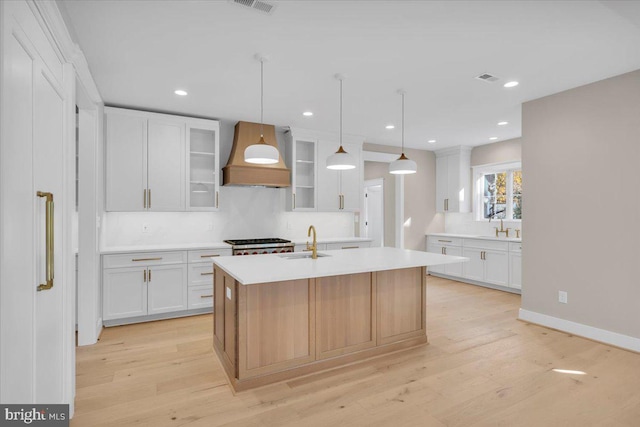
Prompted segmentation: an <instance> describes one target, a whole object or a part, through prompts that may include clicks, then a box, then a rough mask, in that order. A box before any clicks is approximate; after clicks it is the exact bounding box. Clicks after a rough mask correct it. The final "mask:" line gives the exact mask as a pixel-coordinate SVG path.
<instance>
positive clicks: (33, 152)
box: [0, 1, 74, 403]
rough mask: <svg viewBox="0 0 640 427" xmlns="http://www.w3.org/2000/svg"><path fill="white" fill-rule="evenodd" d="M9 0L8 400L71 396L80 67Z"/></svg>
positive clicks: (3, 322) (4, 317)
mask: <svg viewBox="0 0 640 427" xmlns="http://www.w3.org/2000/svg"><path fill="white" fill-rule="evenodd" d="M2 3H3V4H2V5H0V9H1V10H0V12H2V13H0V16H2V20H3V21H2V24H3V27H2V31H3V34H2V46H1V47H2V49H1V52H2V60H3V62H4V64H3V65H4V66H3V69H2V80H1V83H0V84H1V85H2V94H3V96H2V109H1V110H2V116H0V125H1V126H0V128H1V132H2V138H1V144H0V242H1V243H0V368H1V371H0V377H1V378H2V381H0V401H2V402H3V403H71V400H72V396H73V390H70V389H69V388H70V386H69V384H73V375H74V372H73V341H72V340H73V338H72V328H73V322H72V320H73V316H72V315H70V314H69V313H72V312H73V311H72V310H73V307H72V305H71V304H70V302H69V301H72V300H73V298H70V296H71V297H72V296H73V288H74V287H73V283H71V282H70V281H68V280H67V277H66V270H67V269H68V266H69V265H70V262H69V261H70V258H69V256H70V253H69V254H67V253H65V249H64V248H66V247H69V248H70V243H69V242H70V235H71V233H70V230H68V229H67V227H66V226H65V224H70V221H67V220H66V219H67V217H68V216H70V215H71V213H70V212H69V207H70V206H72V205H71V203H69V200H68V198H70V197H71V195H72V193H71V191H70V188H71V184H70V182H67V181H70V180H69V179H68V178H67V177H66V176H65V171H66V170H67V169H66V167H67V166H66V164H65V160H66V161H67V162H68V161H69V159H68V157H69V156H68V153H70V152H71V151H70V150H69V149H68V147H67V143H69V144H71V143H72V142H73V141H72V140H71V139H70V138H67V137H66V136H67V135H70V134H71V133H70V130H71V129H69V127H70V126H65V123H67V124H68V123H72V121H71V120H72V119H71V118H70V117H69V113H68V111H72V110H71V108H70V105H69V104H68V103H69V102H72V101H70V99H69V98H71V92H72V89H69V87H70V86H68V85H65V82H66V81H67V80H66V79H68V78H72V77H73V76H72V74H73V72H72V69H71V68H70V67H69V66H66V65H64V64H63V63H62V62H61V61H60V60H59V59H58V58H59V57H58V56H57V55H56V54H55V52H56V50H55V48H54V47H53V46H52V45H51V44H50V42H49V41H48V39H47V38H46V37H45V33H44V30H43V29H42V27H40V24H39V21H38V20H37V19H36V18H35V16H34V15H33V12H32V9H31V8H30V7H29V6H28V5H27V4H26V3H25V2H22V1H19V2H18V1H16V2H2ZM52 55H53V56H52ZM43 58H46V60H45V59H43ZM49 194H50V195H51V196H50V197H46V196H48V195H49ZM41 196H45V197H41ZM51 199H52V200H51ZM47 205H48V207H47ZM69 252H70V250H69ZM70 277H72V275H69V278H70ZM51 283H52V284H53V287H51V288H49V289H47V288H48V286H44V287H42V286H40V285H47V284H51ZM39 286H40V289H41V290H38V289H39Z"/></svg>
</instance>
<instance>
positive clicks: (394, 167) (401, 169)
mask: <svg viewBox="0 0 640 427" xmlns="http://www.w3.org/2000/svg"><path fill="white" fill-rule="evenodd" d="M398 93H399V94H400V95H402V151H401V153H402V154H400V157H398V158H397V159H396V160H394V161H393V162H391V163H389V173H391V174H394V175H408V174H411V173H416V172H417V171H418V165H417V164H416V162H414V161H413V160H411V159H409V158H408V157H407V156H405V155H404V94H405V92H404V90H402V89H400V90H398Z"/></svg>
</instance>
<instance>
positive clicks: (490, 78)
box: [476, 73, 500, 83]
mask: <svg viewBox="0 0 640 427" xmlns="http://www.w3.org/2000/svg"><path fill="white" fill-rule="evenodd" d="M476 79H478V80H482V81H483V82H491V83H493V82H497V81H498V80H500V79H499V78H498V77H496V76H492V75H491V74H489V73H482V74H480V75H479V76H476Z"/></svg>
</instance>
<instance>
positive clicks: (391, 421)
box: [71, 276, 640, 427]
mask: <svg viewBox="0 0 640 427" xmlns="http://www.w3.org/2000/svg"><path fill="white" fill-rule="evenodd" d="M519 306H520V296H519V295H514V294H509V293H504V292H500V291H494V290H490V289H485V288H480V287H476V286H472V285H467V284H462V283H459V282H453V281H450V280H446V279H441V278H436V277H431V276H429V277H428V280H427V331H428V337H429V344H428V345H426V346H422V347H419V348H415V349H411V350H408V351H403V352H400V353H396V354H392V355H388V356H384V357H382V358H378V359H373V360H370V361H367V362H364V363H360V364H357V365H353V366H347V367H343V368H340V369H337V370H334V371H330V372H324V373H320V374H316V375H312V376H309V377H304V378H301V379H296V380H292V381H288V382H284V383H279V384H274V385H271V386H267V387H263V388H260V389H256V390H251V391H247V392H243V393H240V394H238V395H236V396H234V395H233V394H232V393H231V390H230V388H229V386H228V385H227V383H226V380H225V377H224V374H223V371H222V367H221V366H220V364H219V362H218V360H217V358H216V356H215V354H214V352H213V348H212V333H213V332H212V331H213V325H212V323H213V320H212V316H211V315H203V316H197V317H188V318H181V319H174V320H165V321H159V322H152V323H144V324H138V325H129V326H121V327H114V328H109V329H106V330H105V331H104V332H103V334H102V337H101V339H100V342H99V343H98V344H96V345H94V346H90V347H81V348H78V350H77V378H76V380H77V395H76V416H75V417H74V419H73V420H72V421H71V425H72V426H92V427H93V426H189V427H197V426H243V427H244V426H246V427H252V426H292V427H298V426H304V427H307V426H331V427H333V426H335V427H338V426H340V427H344V426H394V427H396V426H402V427H406V426H465V427H466V426H510V427H511V426H544V427H548V426H581V427H582V426H638V425H640V355H639V354H636V353H632V352H628V351H624V350H620V349H617V348H614V347H610V346H607V345H604V344H599V343H596V342H593V341H589V340H586V339H582V338H578V337H574V336H571V335H568V334H565V333H561V332H557V331H553V330H549V329H546V328H543V327H539V326H535V325H531V324H527V323H524V322H520V321H517V320H516V317H517V311H518V308H519ZM554 368H560V369H570V370H578V371H584V372H585V373H586V374H585V375H575V374H562V373H558V372H554V371H553V370H552V369H554Z"/></svg>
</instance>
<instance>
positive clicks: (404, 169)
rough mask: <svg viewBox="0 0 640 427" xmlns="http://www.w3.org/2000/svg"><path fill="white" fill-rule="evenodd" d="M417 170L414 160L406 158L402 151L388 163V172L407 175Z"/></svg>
mask: <svg viewBox="0 0 640 427" xmlns="http://www.w3.org/2000/svg"><path fill="white" fill-rule="evenodd" d="M417 170H418V166H417V165H416V162H414V161H413V160H411V159H408V158H407V156H405V155H404V153H402V155H400V157H398V159H397V160H394V161H393V162H391V163H389V173H392V174H394V175H407V174H410V173H416V171H417Z"/></svg>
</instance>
